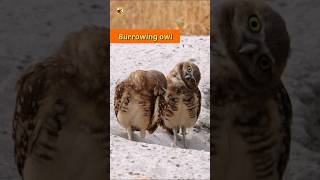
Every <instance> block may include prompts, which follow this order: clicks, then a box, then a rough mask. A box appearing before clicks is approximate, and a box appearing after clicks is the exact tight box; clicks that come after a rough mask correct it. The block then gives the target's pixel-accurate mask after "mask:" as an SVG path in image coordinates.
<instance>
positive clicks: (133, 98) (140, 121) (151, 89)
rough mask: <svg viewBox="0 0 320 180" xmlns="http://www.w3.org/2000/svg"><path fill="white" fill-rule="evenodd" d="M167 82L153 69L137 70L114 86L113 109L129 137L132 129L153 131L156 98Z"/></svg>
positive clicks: (161, 93)
mask: <svg viewBox="0 0 320 180" xmlns="http://www.w3.org/2000/svg"><path fill="white" fill-rule="evenodd" d="M166 87H167V82H166V78H165V76H164V75H163V74H162V73H161V72H159V71H155V70H151V71H143V70H137V71H134V72H132V73H130V75H129V77H128V78H127V79H125V80H124V81H122V82H120V83H118V84H117V85H116V88H115V96H114V107H115V109H114V111H115V114H116V117H117V120H118V122H119V123H120V125H121V126H123V127H124V128H126V129H127V131H128V136H129V139H131V138H132V131H140V133H141V136H142V137H144V135H145V131H146V130H148V131H149V133H153V132H154V131H155V130H156V129H157V122H156V121H154V122H153V121H152V120H153V118H152V117H153V116H154V109H155V108H156V107H155V104H156V100H157V98H159V96H163V94H164V92H165V89H166Z"/></svg>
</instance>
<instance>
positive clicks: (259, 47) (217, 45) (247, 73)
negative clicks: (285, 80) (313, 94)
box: [211, 0, 290, 91]
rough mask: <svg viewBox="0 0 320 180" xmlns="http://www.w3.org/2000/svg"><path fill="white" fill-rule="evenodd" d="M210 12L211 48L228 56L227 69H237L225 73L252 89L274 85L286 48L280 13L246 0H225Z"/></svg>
mask: <svg viewBox="0 0 320 180" xmlns="http://www.w3.org/2000/svg"><path fill="white" fill-rule="evenodd" d="M216 7H218V6H216ZM212 13H213V14H214V15H213V18H212V19H211V23H212V24H213V25H212V30H211V32H212V35H213V36H214V38H213V40H212V41H211V43H212V44H213V45H212V46H213V50H214V51H220V55H223V56H228V58H230V59H231V61H232V62H230V63H232V64H233V66H229V68H231V67H233V68H235V69H234V72H237V73H228V76H230V77H229V78H239V79H238V80H240V81H241V82H242V83H243V86H244V87H245V88H248V89H251V90H254V91H264V90H266V89H270V88H273V87H275V86H276V85H278V84H279V83H280V76H281V75H282V73H283V71H284V67H285V66H286V63H287V59H288V56H289V50H290V40H289V35H288V32H287V29H286V26H285V22H284V21H283V19H282V18H281V17H280V15H279V14H278V13H277V12H275V11H274V10H273V9H271V8H270V7H269V6H268V5H266V4H265V3H264V2H261V1H255V3H250V0H243V1H235V0H228V1H227V2H224V3H223V5H221V6H219V8H216V9H213V10H212ZM212 60H213V61H214V59H212ZM225 70H230V69H225ZM213 73H215V72H213Z"/></svg>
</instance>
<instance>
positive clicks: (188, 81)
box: [176, 60, 201, 89]
mask: <svg viewBox="0 0 320 180" xmlns="http://www.w3.org/2000/svg"><path fill="white" fill-rule="evenodd" d="M176 68H177V69H178V73H179V74H180V78H181V79H182V80H183V82H184V83H185V85H186V86H187V87H188V88H190V89H194V88H197V87H198V85H199V82H200V79H201V73H200V70H199V67H198V66H197V65H196V64H194V63H192V62H191V61H190V60H189V61H184V62H181V63H179V64H177V65H176Z"/></svg>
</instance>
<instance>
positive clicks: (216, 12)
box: [211, 0, 292, 180]
mask: <svg viewBox="0 0 320 180" xmlns="http://www.w3.org/2000/svg"><path fill="white" fill-rule="evenodd" d="M211 20H212V29H211V32H212V36H213V38H212V41H211V46H212V49H211V50H212V53H211V62H212V63H213V65H212V76H211V78H212V82H213V92H212V94H213V102H212V103H213V106H212V107H213V123H212V124H213V134H212V136H213V142H212V144H213V147H212V148H213V151H214V155H213V171H214V173H213V179H223V180H234V179H241V180H242V179H243V180H257V179H270V180H271V179H272V180H279V179H281V178H282V176H283V173H284V170H285V168H286V165H287V162H288V159H289V151H290V125H291V118H292V110H291V102H290V99H289V96H288V94H287V92H286V89H285V88H284V86H283V84H282V82H281V75H282V73H283V70H284V68H285V66H286V63H287V59H288V56H289V51H290V40H289V35H288V32H287V29H286V26H285V22H284V20H283V19H282V18H281V16H280V15H279V14H278V13H276V12H275V11H274V10H272V9H271V7H269V6H268V5H267V4H266V3H264V2H263V1H249V0H234V1H223V3H222V4H219V5H216V6H215V8H213V18H212V19H211Z"/></svg>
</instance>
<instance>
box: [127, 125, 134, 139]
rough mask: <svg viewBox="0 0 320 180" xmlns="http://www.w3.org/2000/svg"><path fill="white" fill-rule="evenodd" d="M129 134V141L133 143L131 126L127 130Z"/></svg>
mask: <svg viewBox="0 0 320 180" xmlns="http://www.w3.org/2000/svg"><path fill="white" fill-rule="evenodd" d="M127 133H128V139H129V140H131V141H132V140H133V132H132V127H131V126H129V127H128V128H127Z"/></svg>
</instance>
